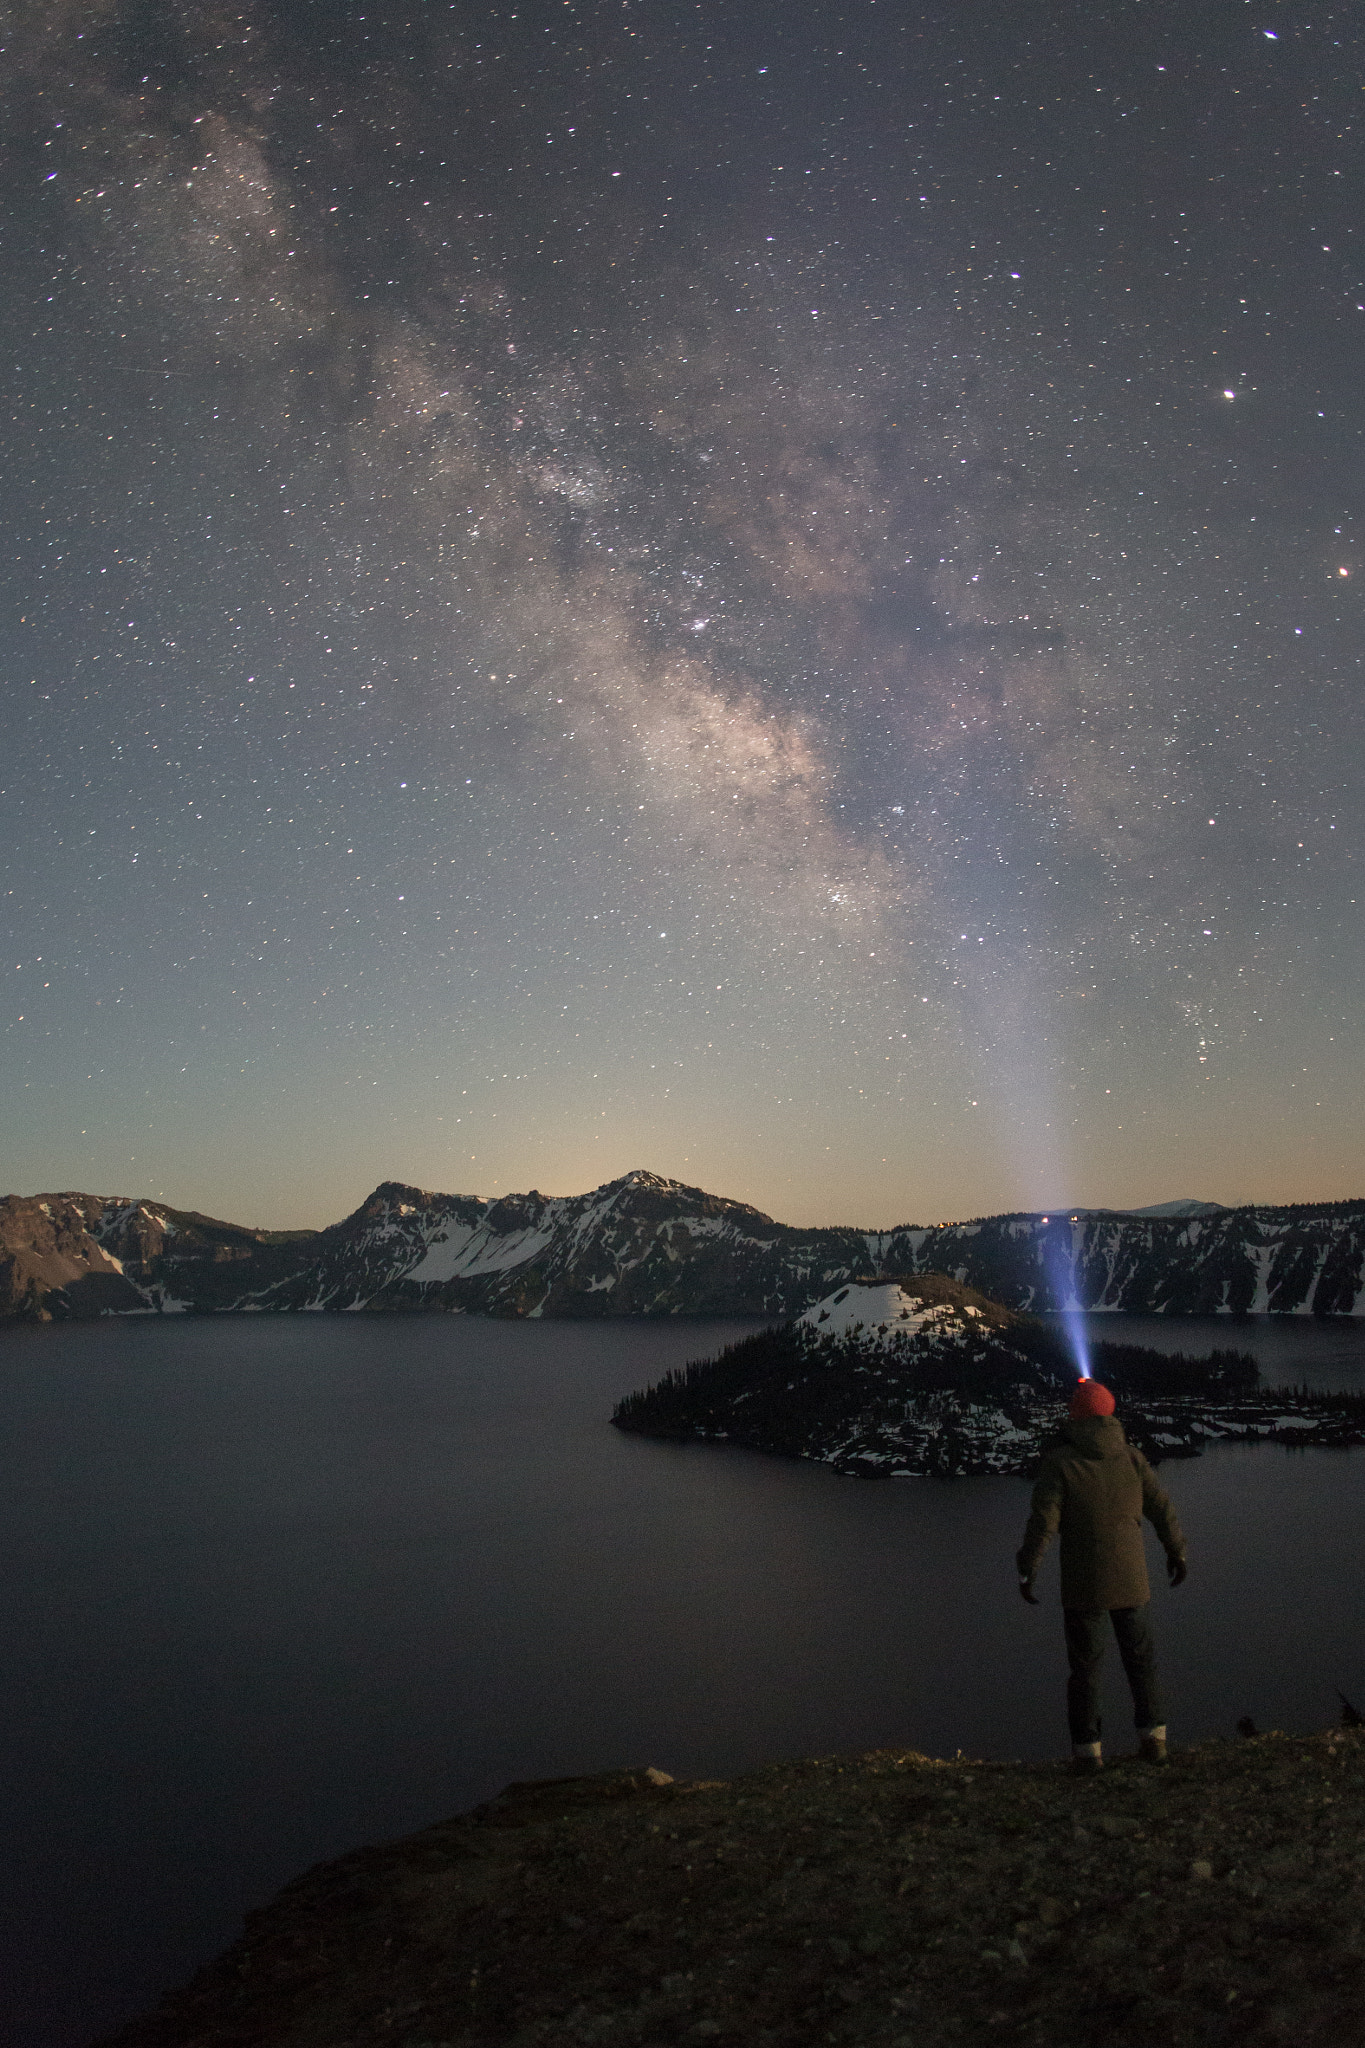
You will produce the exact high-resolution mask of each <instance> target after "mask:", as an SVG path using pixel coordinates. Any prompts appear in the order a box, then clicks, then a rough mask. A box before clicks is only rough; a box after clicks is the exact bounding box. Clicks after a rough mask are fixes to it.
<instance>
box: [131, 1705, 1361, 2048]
mask: <svg viewBox="0 0 1365 2048" xmlns="http://www.w3.org/2000/svg"><path fill="white" fill-rule="evenodd" d="M1362 1827H1365V1741H1363V1740H1362V1736H1361V1731H1360V1730H1359V1729H1356V1728H1352V1729H1345V1730H1342V1731H1340V1732H1333V1733H1328V1734H1324V1735H1317V1736H1298V1737H1287V1736H1283V1735H1268V1736H1261V1737H1255V1736H1253V1737H1251V1738H1250V1739H1248V1740H1244V1741H1238V1742H1225V1743H1207V1744H1204V1745H1201V1746H1200V1747H1198V1748H1191V1749H1177V1750H1175V1751H1174V1752H1173V1755H1172V1761H1171V1765H1170V1768H1169V1769H1168V1770H1165V1771H1154V1770H1149V1769H1146V1768H1144V1766H1142V1765H1141V1764H1137V1763H1134V1762H1131V1761H1129V1760H1127V1759H1124V1760H1123V1761H1121V1762H1118V1763H1117V1764H1111V1765H1109V1766H1108V1767H1107V1768H1106V1769H1105V1770H1104V1771H1103V1773H1102V1774H1101V1775H1100V1776H1099V1777H1098V1778H1081V1779H1077V1778H1069V1777H1067V1776H1066V1774H1065V1771H1064V1769H1063V1768H1062V1766H1061V1765H1058V1764H1035V1765H1020V1764H1002V1763H973V1762H971V1761H969V1760H968V1759H966V1758H964V1757H963V1756H961V1754H959V1755H958V1756H957V1757H956V1758H955V1759H953V1760H952V1761H951V1762H937V1761H934V1760H932V1759H930V1758H928V1757H925V1756H921V1755H917V1754H916V1753H915V1752H914V1751H912V1750H882V1751H879V1752H876V1753H874V1754H872V1755H865V1756H840V1757H827V1758H821V1759H818V1760H816V1759H812V1760H810V1761H806V1762H801V1763H790V1764H780V1765H774V1766H772V1767H771V1768H769V1769H766V1770H761V1771H755V1772H753V1773H752V1774H751V1775H750V1776H748V1777H744V1778H737V1779H735V1780H734V1781H733V1782H732V1783H729V1784H718V1783H714V1782H702V1783H695V1782H694V1783H676V1784H675V1783H674V1782H673V1780H672V1779H671V1778H670V1777H669V1776H668V1774H667V1773H666V1772H665V1771H661V1770H658V1769H649V1770H641V1771H634V1772H620V1773H617V1774H615V1775H613V1776H609V1777H601V1778H580V1779H570V1780H567V1781H562V1782H560V1783H557V1784H540V1785H513V1786H509V1787H508V1789H507V1791H506V1792H505V1793H503V1794H502V1795H501V1796H500V1797H499V1798H497V1799H494V1800H491V1801H490V1802H489V1803H488V1805H487V1806H484V1807H481V1808H479V1809H478V1810H477V1811H476V1812H474V1813H471V1814H466V1815H463V1816H461V1817H459V1818H457V1819H455V1820H449V1821H445V1822H443V1823H441V1824H440V1825H439V1826H436V1827H433V1828H429V1829H427V1830H426V1832H425V1833H423V1834H420V1835H413V1836H412V1837H410V1838H409V1839H408V1840H407V1841H402V1842H394V1843H390V1844H388V1845H387V1846H386V1847H382V1848H372V1849H360V1850H357V1851H356V1852H355V1853H354V1854H353V1855H351V1856H347V1857H345V1858H344V1859H343V1860H342V1861H341V1862H338V1863H332V1864H327V1865H323V1866H322V1867H320V1868H319V1869H317V1870H314V1871H310V1872H309V1873H308V1875H307V1876H305V1877H301V1878H300V1879H299V1880H298V1881H297V1882H296V1883H294V1884H292V1885H290V1886H289V1888H288V1889H287V1890H286V1891H284V1892H282V1893H281V1894H280V1896H279V1898H278V1899H276V1901H275V1902H274V1904H273V1905H271V1906H268V1907H267V1908H266V1909H265V1910H264V1911H263V1912H260V1913H253V1914H252V1915H251V1916H250V1918H249V1920H248V1922H247V1927H246V1932H245V1934H244V1935H243V1937H242V1939H241V1941H239V1942H238V1943H237V1945H236V1947H235V1948H233V1949H231V1950H229V1952H228V1953H227V1954H226V1955H225V1956H223V1957H221V1958H220V1959H219V1960H218V1961H217V1962H214V1963H211V1964H209V1965H208V1966H207V1967H206V1968H205V1969H203V1970H202V1971H201V1972H200V1973H199V1975H198V1976H197V1977H196V1978H195V1980H194V1981H193V1983H191V1984H189V1985H187V1986H186V1988H185V1989H184V1990H183V1991H181V1992H179V1993H177V1994H176V1995H174V1996H173V1997H171V1998H168V1999H167V2000H166V2002H165V2004H164V2005H163V2006H162V2007H161V2009H160V2011H159V2012H157V2013H154V2014H151V2015H149V2016H148V2017H147V2018H145V2019H142V2020H138V2021H135V2022H134V2023H133V2024H131V2025H130V2026H127V2027H125V2028H124V2029H122V2031H121V2032H120V2033H119V2034H118V2035H117V2036H116V2037H115V2038H114V2040H113V2041H111V2042H109V2043H107V2044H106V2048H341V2044H343V2043H345V2044H349V2048H371V2044H374V2048H378V2044H380V2043H385V2044H388V2043H392V2044H393V2048H504V2044H505V2048H568V2044H579V2043H582V2044H592V2043H599V2044H600V2043H606V2042H610V2043H619V2044H620V2048H665V2044H673V2043H679V2044H688V2048H691V2044H693V2043H697V2042H710V2041H714V2042H716V2043H718V2044H720V2048H726V2044H732V2048H759V2044H762V2048H812V2044H813V2043H816V2042H820V2043H824V2042H834V2043H838V2044H840V2048H972V2044H977V2043H979V2044H981V2048H987V2044H989V2043H995V2042H1001V2041H1009V2042H1021V2043H1022V2042H1026V2043H1029V2044H1034V2043H1037V2044H1039V2048H1158V2044H1160V2048H1214V2044H1226V2048H1288V2044H1290V2043H1293V2044H1295V2048H1358V2044H1359V2042H1360V2040H1361V2038H1362V2024H1361V2012H1362V2002H1363V2001H1365V1931H1363V1930H1362V1924H1361V1900H1360V1841H1361V1830H1362Z"/></svg>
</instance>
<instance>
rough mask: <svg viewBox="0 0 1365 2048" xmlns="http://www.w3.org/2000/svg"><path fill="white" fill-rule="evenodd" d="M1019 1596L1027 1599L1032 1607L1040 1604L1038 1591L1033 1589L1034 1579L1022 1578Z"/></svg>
mask: <svg viewBox="0 0 1365 2048" xmlns="http://www.w3.org/2000/svg"><path fill="white" fill-rule="evenodd" d="M1019 1598H1020V1599H1021V1600H1027V1601H1028V1604H1029V1606H1030V1607H1037V1606H1038V1604H1039V1601H1038V1595H1037V1594H1036V1593H1035V1592H1034V1590H1033V1581H1032V1579H1020V1581H1019Z"/></svg>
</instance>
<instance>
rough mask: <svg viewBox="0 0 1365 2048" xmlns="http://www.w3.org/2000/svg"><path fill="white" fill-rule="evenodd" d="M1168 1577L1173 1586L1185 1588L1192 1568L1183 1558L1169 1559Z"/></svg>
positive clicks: (1167, 1566) (1167, 1563) (1167, 1561)
mask: <svg viewBox="0 0 1365 2048" xmlns="http://www.w3.org/2000/svg"><path fill="white" fill-rule="evenodd" d="M1166 1575H1167V1577H1168V1578H1169V1579H1170V1582H1171V1584H1172V1585H1173V1586H1183V1585H1184V1583H1185V1581H1186V1579H1187V1578H1188V1577H1189V1575H1190V1568H1189V1566H1188V1565H1187V1564H1186V1562H1185V1560H1184V1558H1183V1557H1168V1558H1167V1560H1166Z"/></svg>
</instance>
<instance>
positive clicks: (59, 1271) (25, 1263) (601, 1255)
mask: <svg viewBox="0 0 1365 2048" xmlns="http://www.w3.org/2000/svg"><path fill="white" fill-rule="evenodd" d="M1181 1206H1182V1207H1186V1206H1194V1205H1181ZM1363 1267H1365V1202H1339V1203H1334V1204H1326V1205H1323V1206H1321V1207H1309V1206H1300V1207H1287V1208H1245V1209H1223V1210H1215V1211H1209V1210H1207V1209H1203V1211H1202V1213H1199V1214H1185V1215H1179V1216H1160V1215H1147V1216H1137V1215H1125V1214H1122V1213H1120V1212H1116V1211H1110V1210H1075V1211H1071V1212H1068V1213H1066V1214H1048V1215H1010V1216H990V1217H985V1218H982V1219H980V1220H977V1221H974V1222H967V1223H949V1224H939V1225H934V1226H931V1227H927V1228H919V1227H914V1226H911V1225H902V1226H900V1227H898V1228H896V1229H894V1230H881V1231H877V1230H872V1231H869V1230H854V1229H825V1230H800V1229H795V1228H793V1227H792V1226H790V1225H788V1224H783V1223H777V1222H774V1221H773V1219H772V1218H771V1217H768V1216H765V1215H763V1214H762V1213H761V1211H759V1210H757V1209H753V1208H750V1207H749V1206H748V1205H747V1204H745V1203H743V1202H732V1201H729V1200H727V1199H726V1198H725V1197H723V1196H720V1195H710V1194H707V1193H706V1192H705V1191H704V1190H702V1189H701V1188H690V1187H686V1186H684V1185H683V1184H682V1183H681V1182H678V1181H671V1180H665V1179H662V1178H661V1177H660V1176H659V1175H657V1174H652V1173H646V1172H636V1173H629V1174H626V1175H625V1176H624V1177H623V1178H622V1179H620V1180H614V1181H609V1182H608V1183H607V1184H606V1185H605V1186H604V1187H600V1188H595V1189H593V1190H592V1192H591V1193H589V1194H585V1195H572V1196H547V1195H541V1194H538V1193H536V1192H535V1191H534V1190H533V1191H532V1192H531V1193H530V1194H525V1195H509V1196H506V1197H505V1198H503V1199H502V1200H500V1201H495V1202H488V1201H484V1200H481V1199H480V1198H479V1197H477V1196H473V1195H441V1194H430V1193H427V1192H426V1191H424V1190H422V1189H420V1188H411V1187H406V1186H403V1185H402V1184H400V1183H398V1182H395V1181H386V1182H384V1183H383V1184H382V1185H381V1186H380V1187H378V1188H376V1189H375V1191H374V1193H373V1194H372V1195H371V1196H370V1197H369V1199H368V1201H366V1202H364V1203H363V1204H362V1205H361V1207H360V1208H359V1209H357V1210H356V1211H355V1213H354V1215H351V1216H348V1217H345V1218H344V1219H343V1220H342V1221H341V1222H339V1223H335V1224H331V1225H329V1226H328V1227H327V1229H325V1230H317V1231H266V1230H255V1229H250V1228H247V1227H244V1226H242V1225H239V1224H233V1223H224V1222H220V1221H216V1220H215V1219H213V1218H212V1217H207V1216H201V1215H199V1214H197V1213H195V1212H193V1211H188V1210H179V1209H173V1208H168V1207H167V1206H166V1205H165V1204H164V1203H160V1202H151V1201H139V1200H137V1199H134V1198H127V1197H105V1196H98V1195H83V1194H52V1195H34V1196H18V1195H11V1196H8V1197H6V1198H5V1199H4V1200H2V1201H0V1317H3V1316H8V1317H14V1316H26V1317H33V1318H44V1317H61V1316H86V1315H104V1314H139V1313H141V1314H146V1313H149V1312H150V1313H156V1312H160V1313H163V1314H166V1313H174V1312H179V1311H196V1312H205V1311H212V1310H236V1311H239V1312H243V1311H257V1312H270V1313H278V1312H282V1311H286V1310H298V1309H312V1310H317V1309H331V1310H337V1309H351V1310H357V1309H368V1310H414V1309H416V1310H422V1309H425V1310H439V1311H446V1312H450V1311H456V1312H459V1311H465V1312H470V1313H479V1314H485V1315H504V1316H579V1317H583V1316H608V1315H611V1316H620V1315H646V1316H663V1315H763V1316H772V1317H779V1318H785V1317H787V1316H791V1315H796V1314H799V1313H800V1312H801V1311H802V1310H804V1309H805V1308H807V1307H808V1306H809V1305H810V1304H811V1303H812V1302H816V1301H819V1300H820V1299H821V1298H822V1296H824V1295H827V1294H829V1293H830V1292H831V1291H832V1290H833V1289H834V1288H836V1287H838V1286H839V1284H840V1283H841V1282H843V1281H845V1280H849V1279H852V1278H855V1277H857V1276H860V1275H862V1276H867V1275H879V1274H893V1273H899V1274H906V1273H912V1274H913V1273H927V1272H939V1273H946V1274H948V1275H950V1276H951V1277H953V1278H954V1279H956V1280H958V1281H960V1282H963V1283H965V1284H967V1285H968V1286H971V1287H974V1288H977V1289H979V1290H980V1291H981V1292H982V1293H983V1294H986V1295H989V1296H991V1297H992V1298H993V1299H994V1300H996V1301H999V1302H1003V1303H1005V1304H1006V1305H1007V1306H1009V1307H1011V1308H1018V1309H1025V1310H1030V1311H1032V1312H1034V1313H1044V1312H1047V1311H1049V1310H1055V1309H1059V1308H1066V1307H1077V1306H1078V1307H1083V1308H1096V1309H1113V1310H1121V1311H1126V1312H1128V1313H1152V1312H1158V1313H1165V1314H1171V1315H1201V1314H1213V1313H1229V1314H1239V1313H1253V1314H1255V1313H1259V1312H1262V1311H1269V1312H1270V1313H1272V1314H1297V1315H1310V1314H1311V1315H1361V1314H1365V1273H1363V1272H1362V1268H1363Z"/></svg>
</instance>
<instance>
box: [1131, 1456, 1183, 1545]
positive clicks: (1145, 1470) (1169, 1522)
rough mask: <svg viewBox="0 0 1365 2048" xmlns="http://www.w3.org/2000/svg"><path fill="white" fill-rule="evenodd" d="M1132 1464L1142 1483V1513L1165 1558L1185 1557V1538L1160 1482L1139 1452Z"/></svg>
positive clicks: (1167, 1495)
mask: <svg viewBox="0 0 1365 2048" xmlns="http://www.w3.org/2000/svg"><path fill="white" fill-rule="evenodd" d="M1133 1462H1134V1464H1135V1465H1136V1466H1137V1473H1138V1478H1139V1479H1140V1480H1141V1481H1142V1512H1143V1514H1144V1515H1146V1517H1147V1520H1148V1521H1149V1522H1150V1523H1151V1525H1152V1527H1153V1528H1154V1529H1155V1530H1156V1533H1157V1535H1158V1536H1159V1537H1160V1538H1161V1547H1162V1549H1163V1550H1164V1551H1165V1553H1166V1555H1167V1557H1183V1556H1184V1555H1185V1536H1184V1532H1183V1531H1182V1529H1181V1527H1180V1523H1179V1520H1178V1518H1177V1516H1176V1512H1175V1506H1174V1503H1173V1502H1172V1500H1171V1496H1170V1495H1169V1493H1167V1491H1166V1489H1165V1487H1164V1486H1163V1485H1162V1484H1161V1481H1160V1480H1159V1479H1158V1478H1157V1476H1156V1474H1155V1472H1154V1471H1153V1470H1152V1468H1151V1466H1150V1465H1149V1464H1148V1463H1147V1460H1146V1459H1145V1458H1144V1457H1143V1455H1142V1453H1141V1451H1134V1453H1133Z"/></svg>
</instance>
